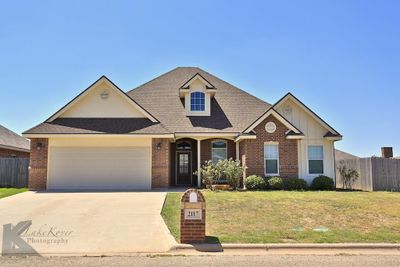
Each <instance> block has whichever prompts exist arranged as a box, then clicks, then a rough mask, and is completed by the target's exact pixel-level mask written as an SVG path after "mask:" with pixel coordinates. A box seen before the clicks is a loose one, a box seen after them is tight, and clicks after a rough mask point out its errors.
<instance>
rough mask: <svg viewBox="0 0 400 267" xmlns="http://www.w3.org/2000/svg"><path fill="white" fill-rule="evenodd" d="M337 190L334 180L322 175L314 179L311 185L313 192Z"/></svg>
mask: <svg viewBox="0 0 400 267" xmlns="http://www.w3.org/2000/svg"><path fill="white" fill-rule="evenodd" d="M334 188H335V186H334V182H333V179H332V178H330V177H328V176H324V175H320V176H317V177H315V178H314V180H313V181H312V183H311V186H310V189H312V190H321V191H322V190H333V189H334Z"/></svg>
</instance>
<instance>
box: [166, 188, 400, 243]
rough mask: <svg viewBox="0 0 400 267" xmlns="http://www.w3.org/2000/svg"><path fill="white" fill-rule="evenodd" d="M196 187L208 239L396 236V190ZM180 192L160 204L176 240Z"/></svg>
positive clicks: (399, 204) (390, 239)
mask: <svg viewBox="0 0 400 267" xmlns="http://www.w3.org/2000/svg"><path fill="white" fill-rule="evenodd" d="M202 192H203V193H204V195H205V198H206V206H207V210H206V212H207V215H206V235H207V236H209V238H208V242H216V240H218V239H219V242H221V243H341V242H365V243H373V242H377V243H380V242H387V243H399V242H400V193H396V192H393V193H391V192H335V191H330V192H310V191H308V192H293V191H292V192H288V191H266V192H229V191H219V192H212V191H209V190H204V191H202ZM181 195H182V193H168V195H167V199H166V202H165V205H164V207H163V210H162V216H163V218H164V221H165V223H166V224H167V226H168V228H169V229H170V231H171V233H172V235H173V236H174V237H175V239H176V240H178V242H179V216H180V198H181Z"/></svg>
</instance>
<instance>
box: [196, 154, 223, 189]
mask: <svg viewBox="0 0 400 267" xmlns="http://www.w3.org/2000/svg"><path fill="white" fill-rule="evenodd" d="M194 174H195V175H197V172H195V173H194ZM200 174H201V178H202V181H203V184H205V185H206V186H207V187H209V188H210V189H211V190H212V189H213V188H212V185H213V184H214V183H215V181H216V179H217V173H216V170H215V166H214V164H213V162H212V160H208V161H206V162H204V165H203V166H201V168H200Z"/></svg>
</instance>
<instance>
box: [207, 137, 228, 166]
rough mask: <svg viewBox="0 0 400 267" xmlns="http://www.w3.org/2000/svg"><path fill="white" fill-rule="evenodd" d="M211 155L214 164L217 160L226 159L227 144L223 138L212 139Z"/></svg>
mask: <svg viewBox="0 0 400 267" xmlns="http://www.w3.org/2000/svg"><path fill="white" fill-rule="evenodd" d="M211 157H212V161H213V163H214V164H217V163H218V161H219V160H224V159H227V157H228V152H227V144H226V141H225V140H214V141H212V142H211Z"/></svg>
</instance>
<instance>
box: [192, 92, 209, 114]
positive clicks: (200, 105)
mask: <svg viewBox="0 0 400 267" xmlns="http://www.w3.org/2000/svg"><path fill="white" fill-rule="evenodd" d="M205 109H206V105H205V94H204V93H203V92H193V93H191V94H190V111H204V110H205Z"/></svg>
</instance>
